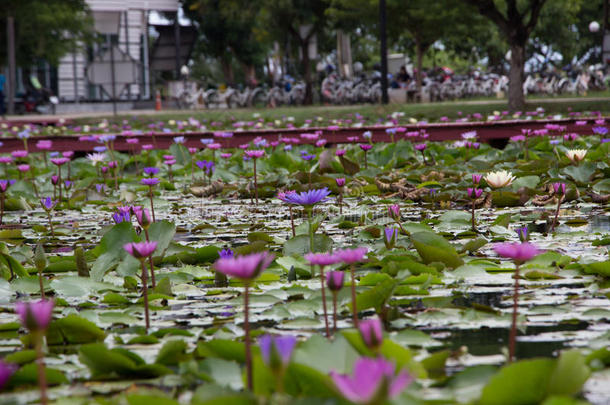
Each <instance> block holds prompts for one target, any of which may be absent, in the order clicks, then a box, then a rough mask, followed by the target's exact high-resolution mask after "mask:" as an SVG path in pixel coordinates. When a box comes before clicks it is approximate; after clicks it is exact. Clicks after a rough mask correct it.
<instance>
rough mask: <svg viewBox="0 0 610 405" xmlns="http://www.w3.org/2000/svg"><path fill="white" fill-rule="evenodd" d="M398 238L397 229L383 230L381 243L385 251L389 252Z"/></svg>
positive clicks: (388, 228) (387, 228)
mask: <svg viewBox="0 0 610 405" xmlns="http://www.w3.org/2000/svg"><path fill="white" fill-rule="evenodd" d="M397 238H398V229H396V228H393V227H389V226H387V227H386V228H385V229H384V238H383V243H384V244H385V247H386V249H388V250H390V249H393V248H394V245H396V239H397Z"/></svg>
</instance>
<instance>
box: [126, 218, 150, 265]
mask: <svg viewBox="0 0 610 405" xmlns="http://www.w3.org/2000/svg"><path fill="white" fill-rule="evenodd" d="M136 215H137V214H136ZM156 248H157V242H156V241H150V242H130V243H127V244H125V245H123V249H125V250H126V251H127V253H129V254H130V255H132V256H133V257H135V258H136V259H140V260H141V259H145V258H147V257H148V256H150V255H152V254H153V252H154V251H155V249H156Z"/></svg>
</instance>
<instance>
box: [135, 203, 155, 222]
mask: <svg viewBox="0 0 610 405" xmlns="http://www.w3.org/2000/svg"><path fill="white" fill-rule="evenodd" d="M132 211H133V213H134V215H135V216H136V219H137V220H138V224H140V226H141V227H142V228H148V226H149V225H150V224H151V223H152V219H151V217H150V213H149V212H148V209H146V208H142V207H140V206H139V205H137V206H134V207H133V208H132Z"/></svg>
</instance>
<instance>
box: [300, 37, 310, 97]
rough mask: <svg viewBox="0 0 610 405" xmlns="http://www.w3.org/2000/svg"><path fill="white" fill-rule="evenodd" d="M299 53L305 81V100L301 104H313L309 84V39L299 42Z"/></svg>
mask: <svg viewBox="0 0 610 405" xmlns="http://www.w3.org/2000/svg"><path fill="white" fill-rule="evenodd" d="M301 52H302V53H303V55H302V56H303V69H304V71H303V77H304V79H305V100H304V101H303V104H305V105H311V104H313V89H312V83H311V63H310V61H309V38H307V39H304V40H302V41H301Z"/></svg>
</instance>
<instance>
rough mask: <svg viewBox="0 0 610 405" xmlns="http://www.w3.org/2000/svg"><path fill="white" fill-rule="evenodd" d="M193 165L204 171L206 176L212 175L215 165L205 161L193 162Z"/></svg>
mask: <svg viewBox="0 0 610 405" xmlns="http://www.w3.org/2000/svg"><path fill="white" fill-rule="evenodd" d="M195 164H196V165H197V167H198V168H200V169H201V170H203V171H205V172H206V174H208V175H209V174H211V173H214V169H215V165H214V162H212V161H211V160H210V161H207V160H198V161H196V162H195Z"/></svg>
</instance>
